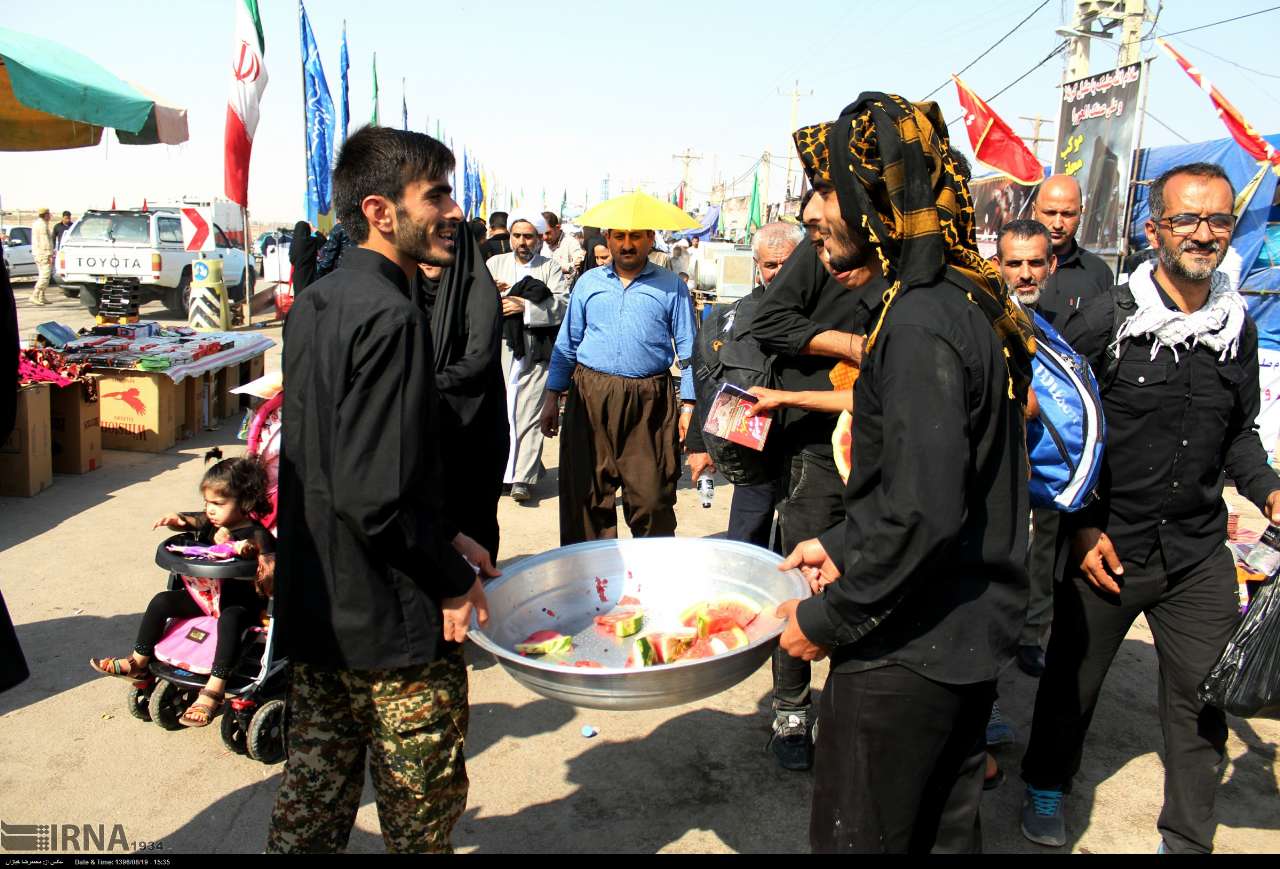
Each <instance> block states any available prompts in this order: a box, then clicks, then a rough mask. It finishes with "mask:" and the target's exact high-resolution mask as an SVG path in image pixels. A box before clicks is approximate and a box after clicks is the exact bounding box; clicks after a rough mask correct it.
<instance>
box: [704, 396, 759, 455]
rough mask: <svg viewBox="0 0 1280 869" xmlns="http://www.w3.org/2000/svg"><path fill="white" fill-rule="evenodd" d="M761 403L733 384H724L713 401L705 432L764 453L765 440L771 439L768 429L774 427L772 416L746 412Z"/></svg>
mask: <svg viewBox="0 0 1280 869" xmlns="http://www.w3.org/2000/svg"><path fill="white" fill-rule="evenodd" d="M759 400H760V399H758V398H756V397H755V396H754V395H752V394H751V393H750V392H747V391H746V390H745V389H741V388H739V387H737V386H734V385H733V384H732V383H725V384H723V385H722V386H721V387H720V390H719V391H718V392H717V393H716V397H715V398H714V399H712V401H711V408H710V409H709V410H708V411H707V422H706V425H704V426H703V427H702V430H703V431H704V432H706V433H707V434H711V435H715V436H716V437H718V438H723V439H725V440H727V441H732V442H733V443H735V444H741V445H742V446H744V447H750V448H751V449H753V450H763V449H764V442H765V438H767V437H768V436H769V426H771V425H773V415H772V414H771V413H768V412H766V413H762V414H760V415H759V416H753V417H750V418H748V417H747V409H748V408H749V407H751V405H753V404H755V403H757V402H758V401H759Z"/></svg>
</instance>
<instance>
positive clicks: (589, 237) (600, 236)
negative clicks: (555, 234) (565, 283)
mask: <svg viewBox="0 0 1280 869" xmlns="http://www.w3.org/2000/svg"><path fill="white" fill-rule="evenodd" d="M582 233H583V235H582V249H583V250H584V251H586V253H587V255H586V256H585V257H583V259H582V266H581V267H580V268H579V269H578V273H577V274H576V275H574V276H573V281H574V283H577V282H578V278H580V277H582V276H583V275H584V274H586V273H587V272H589V271H591V270H592V269H593V268H595V267H596V245H598V244H600V245H604V246H605V247H608V246H609V243H608V242H607V241H605V240H604V233H602V232H601V231H600V230H598V229H596V228H595V227H593V226H586V227H583V229H582Z"/></svg>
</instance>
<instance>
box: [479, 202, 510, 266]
mask: <svg viewBox="0 0 1280 869" xmlns="http://www.w3.org/2000/svg"><path fill="white" fill-rule="evenodd" d="M507 217H508V215H507V212H505V211H495V212H494V213H493V214H490V215H489V237H488V238H486V239H485V240H484V241H483V242H482V243H481V244H480V255H481V256H482V257H484V259H489V258H490V257H495V256H497V255H498V254H500V253H511V233H510V232H509V231H508V230H507Z"/></svg>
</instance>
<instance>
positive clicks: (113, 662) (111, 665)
mask: <svg viewBox="0 0 1280 869" xmlns="http://www.w3.org/2000/svg"><path fill="white" fill-rule="evenodd" d="M89 666H90V667H92V668H93V669H94V670H96V671H97V672H99V673H101V674H102V675H104V676H115V677H116V678H117V679H128V680H129V681H130V682H136V681H138V680H139V679H145V678H147V677H148V676H150V675H151V668H150V667H148V666H147V665H145V664H139V663H138V662H137V661H135V660H133V658H132V656H130V657H127V658H97V659H94V658H90V659H89Z"/></svg>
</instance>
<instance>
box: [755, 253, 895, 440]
mask: <svg viewBox="0 0 1280 869" xmlns="http://www.w3.org/2000/svg"><path fill="white" fill-rule="evenodd" d="M887 288H888V284H887V283H886V282H885V281H884V279H883V278H875V279H873V280H872V281H871V282H870V283H868V284H866V285H865V286H863V287H859V288H858V289H856V290H850V289H846V288H845V287H843V286H841V285H840V284H838V283H837V282H836V280H835V279H834V278H832V277H831V275H830V274H828V272H827V270H826V269H825V268H824V267H823V265H822V261H821V260H819V259H818V255H817V253H816V252H815V251H814V249H813V246H812V245H810V244H807V243H801V244H800V245H798V246H797V247H796V249H795V250H794V251H793V252H792V254H791V256H789V257H788V258H787V261H786V262H785V263H784V264H783V266H782V269H781V270H780V271H779V272H778V274H777V275H776V276H775V277H774V279H773V281H772V282H771V283H770V284H769V292H768V294H767V295H766V296H765V299H764V301H763V302H762V303H761V305H760V308H759V309H758V310H757V311H756V315H755V318H754V319H753V321H752V332H753V334H754V335H755V336H756V340H757V341H759V342H760V346H761V347H762V348H764V350H765V352H766V353H772V354H775V355H777V356H778V357H779V358H778V361H777V367H776V371H777V373H778V379H779V380H780V381H781V383H780V385H781V388H782V389H785V390H788V391H791V392H801V391H804V390H816V391H823V390H827V391H829V390H831V389H832V386H831V379H830V374H831V369H832V368H834V367H835V366H836V365H837V364H838V363H839V362H840V360H839V359H835V358H832V357H830V356H810V355H805V354H804V347H805V345H806V344H808V343H809V342H810V341H812V340H813V339H814V338H815V337H816V336H817V335H818V334H820V333H822V332H826V331H830V330H835V331H839V332H850V333H852V334H855V335H865V334H866V333H867V332H868V331H869V330H870V329H869V324H870V321H871V318H872V316H873V312H876V311H878V309H879V306H880V304H881V297H882V296H883V295H884V291H885V290H886V289H887ZM871 325H873V324H871ZM776 423H780V424H781V425H782V433H783V438H784V440H785V443H786V446H787V453H788V454H790V455H794V454H796V453H798V452H800V451H801V450H806V451H808V452H816V453H820V454H822V455H825V456H830V455H831V454H832V449H831V433H832V432H833V431H835V427H836V416H835V415H833V414H829V413H821V412H819V411H813V410H801V409H799V408H787V409H786V410H785V411H783V413H782V414H781V415H780V416H779V417H778V419H777V420H776Z"/></svg>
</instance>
